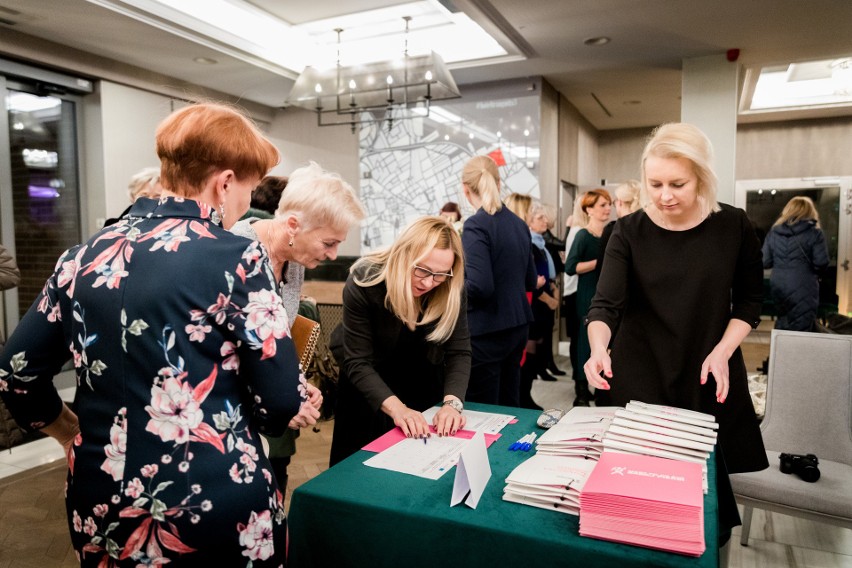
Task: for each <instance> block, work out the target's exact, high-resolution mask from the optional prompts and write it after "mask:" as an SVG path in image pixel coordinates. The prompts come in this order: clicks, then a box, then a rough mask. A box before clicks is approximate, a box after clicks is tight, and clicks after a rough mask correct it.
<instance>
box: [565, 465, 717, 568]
mask: <svg viewBox="0 0 852 568" xmlns="http://www.w3.org/2000/svg"><path fill="white" fill-rule="evenodd" d="M580 535H582V536H588V537H592V538H599V539H602V540H610V541H615V542H623V543H627V544H633V545H637V546H643V547H647V548H654V549H658V550H665V551H668V552H676V553H678V554H685V555H689V556H701V555H702V554H703V553H704V548H705V546H704V495H703V494H702V492H701V466H700V465H699V464H697V463H691V462H682V461H678V460H670V459H666V458H658V457H653V456H642V455H635V454H623V453H616V452H606V451H605V452H604V453H603V454H601V458H600V460H599V461H598V462H597V465H596V466H595V469H594V470H593V471H592V473H591V475H590V476H589V478H588V479H587V480H586V484H585V486H584V487H583V491H582V493H581V494H580Z"/></svg>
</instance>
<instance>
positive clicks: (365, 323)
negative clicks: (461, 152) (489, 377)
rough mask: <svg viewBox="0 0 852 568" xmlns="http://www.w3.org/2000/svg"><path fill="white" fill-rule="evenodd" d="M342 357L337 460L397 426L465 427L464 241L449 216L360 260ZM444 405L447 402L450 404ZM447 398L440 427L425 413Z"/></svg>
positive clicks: (338, 334)
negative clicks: (462, 243) (449, 221)
mask: <svg viewBox="0 0 852 568" xmlns="http://www.w3.org/2000/svg"><path fill="white" fill-rule="evenodd" d="M331 344H332V345H331V346H332V351H333V352H334V353H335V357H336V358H337V360H338V361H339V362H340V363H341V365H340V387H339V388H340V390H339V395H338V396H339V398H338V401H337V408H336V410H335V419H334V437H333V439H332V442H331V459H330V464H331V465H334V464H336V463H337V462H339V461H341V460H343V459H345V458H346V457H348V456H350V455H351V454H353V453H355V452H356V451H358V450H359V449H360V448H361V447H363V446H364V445H365V444H367V443H369V442H370V441H372V440H374V439H375V438H377V437H379V436H381V435H382V434H384V433H385V432H387V431H388V430H390V429H392V428H393V427H394V426H397V427H399V428H400V429H401V430H402V431H403V433H404V434H405V435H406V436H408V437H409V438H424V439H425V438H428V437H429V436H430V435H431V433H432V432H433V430H430V426H434V432H435V433H437V434H438V435H439V436H447V435H452V434H454V433H455V432H456V431H457V430H459V429H460V428H462V427H463V426H464V424H465V416H464V414H463V402H464V395H465V391H466V390H467V383H468V377H469V375H470V333H469V332H468V327H467V310H466V308H465V298H464V260H463V254H462V245H461V239H460V237H459V235H458V233H457V232H456V231H455V229H453V227H452V226H451V225H449V224H448V223H447V222H446V220H445V219H444V218H442V217H438V216H434V217H432V216H430V217H421V218H419V219H417V220H416V221H414V222H413V223H411V224H410V225H409V226H408V227H406V228H405V229H404V230H403V232H402V234H401V235H400V236H399V237H398V238H397V240H396V242H395V243H394V244H393V245H391V246H390V248H387V249H384V250H382V251H378V252H374V253H372V254H369V255H366V256H364V257H362V258H361V259H359V260H358V261H357V262H356V263H355V264H354V265H353V266H352V270H351V273H350V275H349V278H348V279H347V281H346V285H345V287H344V289H343V324H342V326H340V327H338V329H336V330H335V332H334V333H333V337H332V341H331ZM441 403H442V404H441ZM437 404H441V407H440V409H439V410H438V412H437V414H436V415H435V417H434V419H433V420H432V423H431V424H430V423H429V422H427V420H426V418H425V417H424V416H423V414H422V412H423V411H424V410H426V409H428V408H430V407H432V406H435V405H437Z"/></svg>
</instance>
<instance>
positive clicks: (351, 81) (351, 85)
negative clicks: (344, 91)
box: [349, 79, 355, 90]
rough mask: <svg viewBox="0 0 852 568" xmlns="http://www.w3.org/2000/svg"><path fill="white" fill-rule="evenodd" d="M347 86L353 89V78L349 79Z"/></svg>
mask: <svg viewBox="0 0 852 568" xmlns="http://www.w3.org/2000/svg"><path fill="white" fill-rule="evenodd" d="M349 88H350V89H351V90H354V89H355V79H349Z"/></svg>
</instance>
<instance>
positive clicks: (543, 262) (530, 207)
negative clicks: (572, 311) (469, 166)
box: [506, 193, 557, 410]
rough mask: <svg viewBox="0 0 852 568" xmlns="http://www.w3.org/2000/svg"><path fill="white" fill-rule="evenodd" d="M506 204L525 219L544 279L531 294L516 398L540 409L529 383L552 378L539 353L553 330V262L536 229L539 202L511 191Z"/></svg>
mask: <svg viewBox="0 0 852 568" xmlns="http://www.w3.org/2000/svg"><path fill="white" fill-rule="evenodd" d="M506 207H507V208H509V210H510V211H512V212H513V213H514V214H515V215H517V216H518V217H520V218H521V219H525V220H526V221H527V225H528V226H529V228H530V236H531V237H532V244H533V247H532V252H533V259H534V260H535V267H536V274H537V275H538V276H539V277H540V278H541V277H543V278H544V279H545V284H544V286H542V287H541V288H538V289H537V290H535V291H534V292H533V293H532V296H531V299H530V303H531V307H532V312H533V321H532V323H530V326H529V334H528V338H527V343H526V347H525V356H524V361H523V364H522V365H521V380H520V387H519V397H520V405H521V408H530V409H533V410H542V408H541V407H540V406H539V405H538V404H536V402H535V400H533V398H532V385H533V381H534V380H535V378H536V377H537V376H538V377H541V379H543V380H545V381H555V380H556V377H553V376H551V375H550V374H549V373H548V372H547V369H546V367H545V364H546V361H547V360H546V357H545V355H544V354H543V353H542V352H541V346H542V343H543V341H544V336H545V335H547V334H548V333H551V334H552V333H553V313H554V310H555V309H556V306H557V303H556V299H555V292H554V286H553V277H554V276H555V275H556V272H555V269H554V267H553V261H552V260H551V259H550V258H549V253H548V252H547V249H546V248H545V247H544V239H543V237H542V236H541V233H540V231H543V230H544V228H545V226H546V224H547V220H546V217H545V214H544V208H543V207H542V205H541V203H539V202H538V201H535V200H533V199H532V198H531V197H530V196H529V195H524V194H520V193H512V194H510V195H509V196H508V197H507V198H506Z"/></svg>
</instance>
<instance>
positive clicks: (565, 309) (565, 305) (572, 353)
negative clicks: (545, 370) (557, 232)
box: [562, 195, 586, 379]
mask: <svg viewBox="0 0 852 568" xmlns="http://www.w3.org/2000/svg"><path fill="white" fill-rule="evenodd" d="M581 202H582V195H580V196H579V197H578V198H577V199H576V200H574V208H573V213H572V214H571V215H568V219H567V220H566V221H565V225H566V227H567V232H566V234H565V251H564V252H563V255H564V257H565V259H566V260H567V259H568V253H569V252H570V251H571V245H572V244H574V239H575V238H576V237H577V233H579V232H580V229H582V228H583V227H585V225H586V216H585V215H584V214H583V209H582V203H581ZM563 266H564V265H563ZM563 270H564V269H563ZM563 278H564V280H563V281H562V317H563V318H565V335H567V336H568V358H569V360H570V361H571V377H572V379H573V378H576V377H578V376H580V373H582V372H583V366H582V365H581V364H580V361H579V359H578V357H577V341H578V340H577V334H578V333H579V331H580V325H581V324H582V322H581V321H580V320H579V318H578V317H577V282H578V280H579V276H577V275H576V274H574V275H571V274H568V273H567V272H566V273H565V274H564V276H563Z"/></svg>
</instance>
